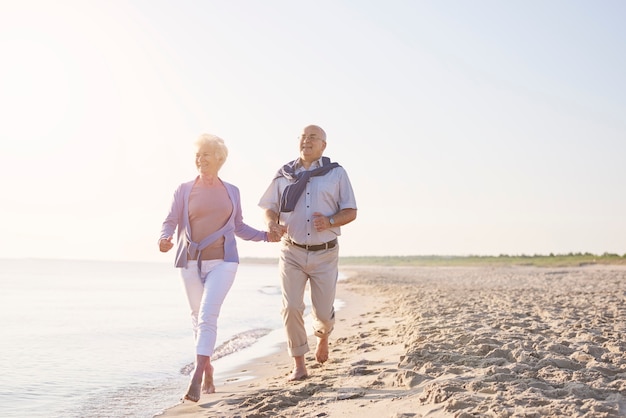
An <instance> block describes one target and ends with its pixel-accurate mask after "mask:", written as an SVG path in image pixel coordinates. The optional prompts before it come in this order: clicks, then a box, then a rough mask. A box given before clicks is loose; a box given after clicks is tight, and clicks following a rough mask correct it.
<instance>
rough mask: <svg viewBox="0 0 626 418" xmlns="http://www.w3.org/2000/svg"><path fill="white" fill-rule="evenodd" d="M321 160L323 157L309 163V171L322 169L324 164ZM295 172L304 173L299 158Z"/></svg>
mask: <svg viewBox="0 0 626 418" xmlns="http://www.w3.org/2000/svg"><path fill="white" fill-rule="evenodd" d="M322 158H324V157H320V158H319V160H316V161H313V163H311V167H309V170H313V169H315V168H320V167H323V166H324V162H323V161H322ZM296 171H304V166H303V165H302V159H300V158H298V163H297V164H296Z"/></svg>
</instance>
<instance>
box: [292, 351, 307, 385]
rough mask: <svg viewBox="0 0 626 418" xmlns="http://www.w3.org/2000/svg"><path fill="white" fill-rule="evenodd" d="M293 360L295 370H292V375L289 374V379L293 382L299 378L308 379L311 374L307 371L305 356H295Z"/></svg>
mask: <svg viewBox="0 0 626 418" xmlns="http://www.w3.org/2000/svg"><path fill="white" fill-rule="evenodd" d="M293 362H294V365H293V371H292V372H291V375H290V376H289V381H290V382H293V381H297V380H304V379H306V378H307V377H308V376H309V375H308V374H307V372H306V364H305V362H304V356H296V357H294V358H293Z"/></svg>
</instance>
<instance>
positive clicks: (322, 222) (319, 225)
mask: <svg viewBox="0 0 626 418" xmlns="http://www.w3.org/2000/svg"><path fill="white" fill-rule="evenodd" d="M331 226H332V225H331V224H330V218H329V217H328V216H324V215H322V214H321V213H320V212H315V213H313V227H314V228H315V230H316V231H317V232H322V231H324V230H326V229H328V228H330V227H331Z"/></svg>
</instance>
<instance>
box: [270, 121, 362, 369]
mask: <svg viewBox="0 0 626 418" xmlns="http://www.w3.org/2000/svg"><path fill="white" fill-rule="evenodd" d="M299 146H300V157H299V158H297V159H296V160H294V161H291V162H289V163H287V164H285V165H284V166H283V167H282V168H281V169H280V170H279V171H278V173H276V175H275V177H274V179H273V180H272V182H271V184H270V185H269V187H268V188H267V190H266V191H265V193H264V194H263V196H262V197H261V200H260V202H259V206H260V207H261V208H262V209H264V210H265V218H266V222H267V224H268V228H269V231H271V232H272V233H274V234H278V235H279V236H282V241H281V247H280V260H279V270H280V278H281V287H282V296H283V309H282V316H283V323H284V326H285V330H286V333H287V342H288V351H289V355H290V356H291V357H293V359H294V368H293V371H292V373H291V375H290V377H289V380H302V379H304V378H306V377H307V369H306V364H305V359H304V355H305V353H307V352H308V351H309V345H308V339H307V332H306V330H305V326H304V317H303V315H304V309H305V303H304V291H305V287H306V284H307V282H310V289H311V303H312V312H311V313H312V318H313V331H314V334H315V336H316V337H317V349H316V353H315V359H316V360H317V361H318V362H319V363H324V362H325V361H327V360H328V336H329V335H330V333H331V332H332V330H333V327H334V325H335V309H334V301H335V290H336V284H337V276H338V262H339V244H338V241H337V237H338V236H339V235H340V234H341V226H343V225H346V224H348V223H350V222H352V221H353V220H354V219H356V211H357V207H356V199H355V197H354V192H353V190H352V185H351V184H350V180H349V178H348V174H347V173H346V171H345V170H344V168H343V167H341V166H340V165H339V164H337V163H335V162H331V161H330V159H329V158H328V157H323V156H322V154H323V153H324V150H325V149H326V133H325V132H324V130H323V129H322V128H320V127H319V126H316V125H310V126H307V127H305V128H304V130H303V132H302V135H301V136H300V139H299Z"/></svg>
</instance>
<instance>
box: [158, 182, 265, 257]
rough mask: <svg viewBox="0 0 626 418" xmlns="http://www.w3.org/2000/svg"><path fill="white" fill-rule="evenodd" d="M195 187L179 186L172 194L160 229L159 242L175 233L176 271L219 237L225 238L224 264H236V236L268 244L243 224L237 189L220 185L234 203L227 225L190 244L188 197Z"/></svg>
mask: <svg viewBox="0 0 626 418" xmlns="http://www.w3.org/2000/svg"><path fill="white" fill-rule="evenodd" d="M194 183H195V179H194V180H192V181H189V182H187V183H182V184H181V185H180V186H178V188H177V189H176V191H175V192H174V198H173V200H172V207H171V208H170V212H169V214H168V215H167V217H166V218H165V221H164V222H163V226H162V227H161V236H160V237H159V240H161V239H163V238H168V237H171V236H173V235H174V231H176V230H177V233H178V234H177V237H176V242H177V247H178V248H177V249H176V260H175V264H176V267H187V259H188V258H189V256H190V255H191V257H196V255H197V254H199V253H200V252H201V251H202V250H203V249H204V248H206V247H207V246H209V245H210V244H211V243H213V242H215V241H216V240H217V239H218V238H219V237H222V236H223V237H224V261H229V262H235V263H238V262H239V254H238V252H237V242H236V241H235V236H237V237H239V238H241V239H244V240H246V241H267V240H268V239H267V233H266V232H264V231H259V230H258V229H255V228H253V227H251V226H249V225H247V224H245V223H244V222H243V215H242V213H241V198H240V196H239V189H238V188H237V187H236V186H234V185H232V184H230V183H226V182H225V181H222V183H224V186H226V190H227V191H228V196H229V197H230V200H231V202H232V203H233V212H232V213H231V215H230V218H229V219H228V221H227V222H226V224H225V225H224V226H223V227H221V228H220V229H219V230H217V231H215V232H214V233H212V234H211V235H209V236H208V237H205V238H204V239H203V240H202V241H200V242H193V241H192V240H191V226H190V225H189V195H190V193H191V189H192V187H193V185H194Z"/></svg>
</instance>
